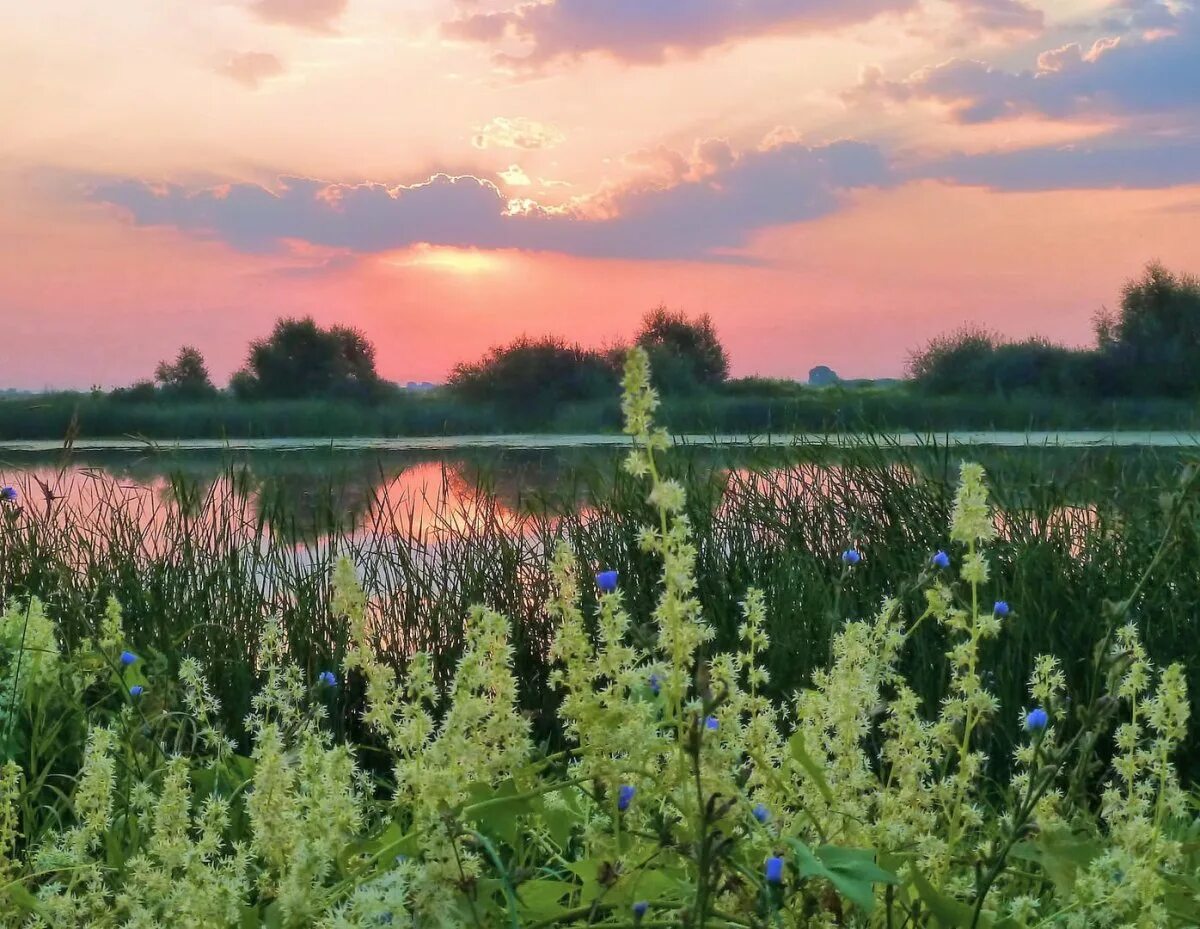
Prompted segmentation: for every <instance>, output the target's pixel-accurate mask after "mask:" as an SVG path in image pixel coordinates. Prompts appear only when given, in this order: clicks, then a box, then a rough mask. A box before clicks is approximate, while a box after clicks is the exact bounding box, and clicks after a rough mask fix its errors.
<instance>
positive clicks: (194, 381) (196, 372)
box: [154, 345, 217, 400]
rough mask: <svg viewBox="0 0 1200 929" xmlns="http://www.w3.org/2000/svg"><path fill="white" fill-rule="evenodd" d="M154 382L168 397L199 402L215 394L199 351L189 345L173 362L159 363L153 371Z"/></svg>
mask: <svg viewBox="0 0 1200 929" xmlns="http://www.w3.org/2000/svg"><path fill="white" fill-rule="evenodd" d="M154 380H155V382H156V383H157V384H158V386H159V387H160V388H161V389H162V392H163V393H164V394H166V395H167V396H170V397H177V398H179V399H185V400H200V399H204V398H205V397H211V396H213V395H215V394H216V392H217V388H216V387H214V386H213V382H212V378H210V377H209V376H208V366H207V365H205V363H204V356H203V355H201V354H200V350H199V349H197V348H194V347H193V346H191V345H185V346H183V347H182V348H181V349H179V354H178V355H176V356H175V360H174V361H160V362H159V363H158V367H157V368H156V369H155V370H154Z"/></svg>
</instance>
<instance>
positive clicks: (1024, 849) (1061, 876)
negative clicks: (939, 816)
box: [1011, 829, 1101, 896]
mask: <svg viewBox="0 0 1200 929" xmlns="http://www.w3.org/2000/svg"><path fill="white" fill-rule="evenodd" d="M1100 852H1101V848H1100V844H1099V843H1098V842H1096V841H1095V840H1093V839H1088V838H1083V837H1081V836H1078V835H1074V834H1072V833H1071V832H1070V831H1069V830H1066V829H1048V830H1046V831H1045V832H1043V833H1041V834H1040V835H1039V836H1038V837H1037V839H1036V840H1035V841H1032V842H1020V843H1018V844H1017V845H1016V846H1014V848H1013V850H1012V853H1011V854H1012V857H1013V858H1016V859H1019V860H1024V861H1032V862H1035V863H1036V864H1038V865H1040V866H1041V868H1042V870H1043V871H1045V872H1046V876H1047V877H1048V878H1050V880H1051V881H1052V882H1053V883H1054V886H1055V888H1056V889H1057V890H1058V892H1059V893H1060V894H1063V895H1067V896H1069V895H1071V894H1072V893H1073V891H1074V889H1075V881H1076V879H1077V877H1078V875H1079V872H1080V871H1081V870H1085V869H1086V868H1087V867H1088V865H1089V864H1091V863H1092V860H1093V859H1095V858H1096V857H1097V856H1098V855H1099V854H1100Z"/></svg>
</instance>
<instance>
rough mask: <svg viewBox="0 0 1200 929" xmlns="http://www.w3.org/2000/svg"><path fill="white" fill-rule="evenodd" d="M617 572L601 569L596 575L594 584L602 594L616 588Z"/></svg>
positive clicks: (611, 591)
mask: <svg viewBox="0 0 1200 929" xmlns="http://www.w3.org/2000/svg"><path fill="white" fill-rule="evenodd" d="M617 577H618V575H617V572H616V571H601V572H600V573H599V574H597V575H596V586H597V587H599V588H600V592H601V593H603V594H611V593H613V592H614V591H615V590H616V589H617Z"/></svg>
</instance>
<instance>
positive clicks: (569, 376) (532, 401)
mask: <svg viewBox="0 0 1200 929" xmlns="http://www.w3.org/2000/svg"><path fill="white" fill-rule="evenodd" d="M617 370H618V369H617V368H616V367H615V366H614V365H613V363H612V360H611V359H610V357H609V356H608V355H606V354H603V353H600V352H596V351H592V350H590V349H586V348H583V347H582V346H580V345H571V344H568V343H567V342H565V341H564V340H562V339H560V338H557V337H555V336H546V337H543V338H540V339H531V338H529V337H528V336H522V337H521V338H519V339H517V340H515V341H513V342H511V343H509V344H508V345H502V346H497V347H495V348H492V349H491V350H489V351H488V353H487V354H486V355H484V356H483V357H482V358H481V359H479V360H478V361H475V362H465V363H461V364H459V365H457V366H456V367H455V368H454V370H453V371H452V372H451V374H450V378H449V381H448V386H449V387H450V389H451V391H453V392H454V393H456V394H457V395H459V396H461V397H462V398H464V399H466V400H472V401H476V402H490V403H497V404H499V405H501V406H506V407H509V408H511V409H514V410H528V411H537V412H539V413H544V412H545V411H546V410H547V409H548V408H550V407H553V406H554V405H556V404H559V403H564V402H570V401H578V400H592V399H600V398H607V397H611V396H613V395H614V394H615V393H616V389H617Z"/></svg>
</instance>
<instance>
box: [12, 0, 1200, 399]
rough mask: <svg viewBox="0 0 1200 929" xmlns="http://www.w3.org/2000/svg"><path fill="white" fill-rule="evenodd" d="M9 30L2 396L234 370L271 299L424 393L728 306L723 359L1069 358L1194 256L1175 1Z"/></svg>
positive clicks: (454, 2) (529, 0) (481, 2)
mask: <svg viewBox="0 0 1200 929" xmlns="http://www.w3.org/2000/svg"><path fill="white" fill-rule="evenodd" d="M4 20H5V24H4V29H3V30H2V31H0V126H2V127H3V130H2V131H0V204H2V207H0V324H2V325H0V386H7V387H19V388H26V389H41V388H44V387H75V388H87V387H90V386H93V385H100V386H105V387H111V386H116V385H121V384H128V383H131V382H132V381H134V380H137V379H141V378H146V377H149V376H150V375H151V374H152V373H153V370H154V366H155V364H156V363H157V362H158V361H159V360H161V359H163V358H167V357H170V356H172V355H174V353H175V352H176V350H177V349H178V348H179V346H180V345H182V344H191V345H195V346H196V347H198V348H199V349H200V350H201V351H202V352H203V353H204V355H205V357H206V358H207V359H208V362H209V366H210V368H211V370H212V372H213V375H214V377H215V378H216V379H217V380H218V381H221V382H223V381H224V380H225V379H227V378H228V376H229V375H230V374H231V373H232V372H233V371H234V370H236V369H237V368H238V367H240V366H241V364H242V363H243V362H244V360H245V354H246V346H247V344H248V343H249V341H250V340H251V339H254V338H257V337H260V336H262V335H264V334H266V333H267V332H268V331H269V330H270V328H271V326H272V324H273V322H274V320H275V319H277V318H279V317H280V316H302V315H311V316H313V317H315V318H316V319H317V320H318V321H319V322H321V323H323V324H327V323H335V322H336V323H342V324H348V325H353V326H357V327H359V328H361V329H362V330H364V331H365V332H366V333H367V335H368V336H369V337H370V338H371V339H372V340H373V341H374V343H375V344H376V347H377V350H378V362H379V368H380V372H381V373H382V374H383V375H384V376H385V377H388V378H391V379H394V380H399V381H408V380H430V381H439V380H441V379H443V378H444V377H445V376H446V374H447V372H448V371H449V370H450V369H451V368H452V367H453V365H454V364H455V363H456V362H457V361H460V360H464V359H472V358H475V357H477V356H479V355H480V354H482V353H483V352H484V351H485V350H486V349H487V348H489V347H490V346H493V345H496V344H500V343H503V342H507V341H509V340H511V339H513V338H516V337H518V336H520V335H523V334H529V335H540V334H543V333H554V334H557V335H560V336H563V337H565V338H567V339H569V340H571V341H578V342H581V343H583V344H585V345H589V346H597V347H599V346H607V345H612V344H614V343H617V342H620V341H622V340H626V339H628V337H629V336H630V334H631V333H632V332H634V331H635V329H636V327H637V324H638V321H639V319H640V318H641V316H642V315H643V314H644V313H645V312H646V310H648V309H649V308H651V307H654V306H657V305H659V304H666V305H668V306H670V307H673V308H679V309H683V310H685V311H687V312H689V313H708V314H710V315H711V316H712V318H713V320H714V321H715V323H716V325H717V327H718V330H719V332H720V333H721V336H722V338H723V340H724V341H725V343H726V345H727V347H728V349H729V352H730V355H731V360H732V366H733V373H734V374H736V375H752V374H757V375H762V376H771V377H799V378H803V377H805V376H806V375H807V372H808V370H809V369H810V368H811V367H813V366H815V365H818V364H825V365H829V366H831V367H833V368H834V369H835V370H836V371H837V372H838V373H839V374H841V375H842V376H848V377H861V376H877V377H885V376H895V375H899V374H901V373H902V372H903V371H904V368H905V364H906V361H907V358H908V356H909V353H910V352H911V351H912V350H914V349H916V348H918V347H919V346H920V345H922V344H923V343H924V342H926V341H927V340H928V339H929V338H931V337H933V336H935V335H937V334H938V333H941V332H945V331H948V330H952V329H955V328H957V327H959V326H961V325H963V324H978V325H982V326H985V327H987V328H989V329H991V330H994V331H996V332H997V333H1000V334H1002V335H1004V336H1008V337H1012V338H1025V337H1029V336H1034V335H1037V336H1042V337H1045V338H1048V339H1052V340H1055V341H1060V342H1064V343H1069V344H1073V345H1082V344H1086V343H1087V342H1088V341H1089V340H1090V338H1091V321H1092V317H1093V316H1094V314H1095V313H1096V312H1097V311H1098V310H1100V309H1101V307H1103V306H1106V305H1107V306H1112V305H1113V304H1114V303H1115V302H1116V301H1117V300H1118V299H1119V291H1120V286H1121V284H1122V282H1123V281H1124V280H1126V279H1128V278H1130V277H1133V276H1135V275H1137V274H1138V273H1139V272H1140V270H1141V269H1142V267H1143V266H1144V265H1145V264H1146V263H1147V262H1148V261H1150V260H1160V261H1162V262H1164V263H1165V264H1167V265H1168V266H1170V267H1172V268H1175V269H1177V270H1180V271H1191V272H1196V271H1200V10H1197V8H1196V6H1195V5H1194V4H1192V3H1190V2H1183V0H523V2H522V0H120V2H119V3H106V4H97V3H94V2H91V0H40V2H39V3H36V4H13V5H12V6H11V8H10V9H7V10H6V12H5V15H4Z"/></svg>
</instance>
